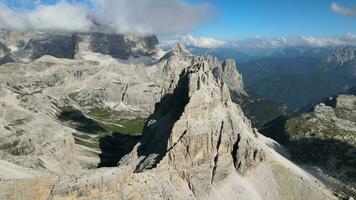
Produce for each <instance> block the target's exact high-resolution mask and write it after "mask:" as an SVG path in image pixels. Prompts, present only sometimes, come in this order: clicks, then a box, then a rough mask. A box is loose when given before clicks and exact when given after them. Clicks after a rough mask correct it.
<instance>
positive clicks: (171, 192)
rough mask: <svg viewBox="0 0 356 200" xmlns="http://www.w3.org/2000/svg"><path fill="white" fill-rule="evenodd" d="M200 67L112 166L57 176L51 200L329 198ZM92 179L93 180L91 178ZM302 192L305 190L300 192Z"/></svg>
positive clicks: (191, 69)
mask: <svg viewBox="0 0 356 200" xmlns="http://www.w3.org/2000/svg"><path fill="white" fill-rule="evenodd" d="M274 145H277V144H276V143H274V142H272V141H270V140H268V139H266V138H263V136H261V135H260V134H259V133H258V132H257V131H254V130H253V129H252V128H251V126H250V124H249V121H248V120H247V119H246V118H245V117H244V115H243V113H242V111H241V109H240V108H239V107H238V106H237V105H236V104H234V103H232V101H231V99H230V96H229V89H228V87H227V86H226V85H225V84H224V83H222V82H217V81H216V80H215V78H214V76H213V74H212V73H211V72H210V70H209V68H208V66H207V64H206V63H205V62H199V63H198V64H196V65H193V66H191V67H188V68H187V69H185V70H183V72H182V73H181V75H180V78H179V82H178V84H177V87H176V88H175V89H174V91H173V93H172V94H167V95H166V96H164V97H163V98H162V100H161V102H160V103H158V104H157V105H156V109H155V112H154V113H153V114H152V115H151V117H150V118H149V119H148V121H147V123H146V126H145V130H144V133H143V135H142V139H141V140H140V142H139V143H138V144H137V145H136V147H134V149H133V151H132V152H131V153H129V154H128V155H127V156H125V157H124V158H122V159H121V160H120V162H119V166H118V168H113V169H99V170H95V171H91V172H90V173H87V174H83V175H82V176H80V177H79V178H74V179H73V178H66V179H62V180H61V181H60V182H59V183H58V184H57V185H56V186H55V188H54V190H53V192H52V195H51V198H52V199H88V198H89V199H95V198H104V199H216V198H224V199H286V198H289V199H333V196H332V195H331V194H330V193H329V192H328V191H327V190H325V189H324V188H323V187H322V186H320V185H318V184H320V183H318V182H315V180H314V179H313V178H312V177H311V176H309V175H308V174H307V173H306V172H304V171H303V170H301V169H300V168H298V167H296V166H295V165H294V164H292V163H290V162H289V161H287V160H286V159H285V158H283V157H282V156H280V155H278V154H277V153H276V152H275V151H274V150H272V149H271V148H270V147H268V146H274ZM98 180H100V181H98ZM305 187H308V188H309V189H308V190H305Z"/></svg>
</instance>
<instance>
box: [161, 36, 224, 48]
mask: <svg viewBox="0 0 356 200" xmlns="http://www.w3.org/2000/svg"><path fill="white" fill-rule="evenodd" d="M161 43H162V46H172V45H173V44H175V43H180V44H183V45H184V46H194V47H200V48H216V47H220V46H223V45H224V44H225V41H221V40H217V39H214V38H209V37H193V36H192V35H182V36H175V37H171V38H169V39H163V40H162V41H161Z"/></svg>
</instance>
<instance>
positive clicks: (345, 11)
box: [330, 3, 356, 16]
mask: <svg viewBox="0 0 356 200" xmlns="http://www.w3.org/2000/svg"><path fill="white" fill-rule="evenodd" d="M330 7H331V10H332V11H334V12H336V13H339V14H342V15H348V16H356V7H352V8H348V7H344V6H340V5H339V4H337V3H332V4H331V6H330Z"/></svg>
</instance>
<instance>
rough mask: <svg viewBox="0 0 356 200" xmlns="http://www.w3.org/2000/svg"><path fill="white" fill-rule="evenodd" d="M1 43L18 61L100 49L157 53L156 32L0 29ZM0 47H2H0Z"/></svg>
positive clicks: (115, 53) (124, 54)
mask: <svg viewBox="0 0 356 200" xmlns="http://www.w3.org/2000/svg"><path fill="white" fill-rule="evenodd" d="M0 43H2V44H3V45H5V46H6V47H7V49H9V50H10V53H11V55H12V57H13V58H14V59H15V60H17V61H22V62H31V61H33V60H36V59H38V58H40V57H42V56H44V55H50V56H54V57H57V58H69V59H73V58H76V59H83V58H84V57H85V56H88V53H89V54H90V53H100V54H103V55H110V56H112V57H114V58H120V59H128V58H130V57H139V56H153V55H155V54H157V53H158V51H159V47H158V39H157V37H156V36H149V37H137V36H131V35H109V34H101V33H90V34H67V33H63V34H55V33H42V32H16V31H8V30H3V29H1V30H0ZM0 48H1V47H0Z"/></svg>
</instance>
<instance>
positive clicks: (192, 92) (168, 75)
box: [0, 33, 335, 199]
mask: <svg viewBox="0 0 356 200" xmlns="http://www.w3.org/2000/svg"><path fill="white" fill-rule="evenodd" d="M31 34H34V33H16V34H12V35H13V36H11V37H8V39H7V41H10V42H2V43H4V44H5V46H6V48H3V49H5V50H4V51H3V52H5V53H3V55H5V54H7V53H6V52H21V53H18V54H17V53H15V54H13V53H11V56H12V58H13V59H14V60H13V61H11V62H9V63H6V64H3V65H1V67H0V106H1V112H0V124H1V126H0V138H1V140H0V141H1V144H0V156H1V157H0V169H1V170H0V199H335V197H334V196H333V194H332V193H331V192H330V191H329V190H328V189H327V188H326V187H325V186H324V185H323V184H322V183H321V182H319V181H318V180H317V179H315V178H314V177H313V176H312V175H310V174H309V173H307V172H306V171H304V170H303V169H302V168H300V167H298V166H296V165H295V164H293V163H291V162H290V161H289V160H288V157H289V156H288V153H287V152H285V150H284V149H283V148H282V147H281V146H279V145H278V143H276V142H274V141H273V140H271V139H268V138H265V137H264V136H262V135H260V134H259V133H258V132H257V131H256V130H254V129H253V128H252V127H251V123H250V121H249V120H248V119H247V118H246V117H245V116H244V114H243V112H242V110H241V108H240V107H239V106H238V105H237V104H235V103H233V102H232V100H231V96H230V93H231V91H236V92H240V93H241V95H245V94H246V92H245V91H244V90H243V82H242V79H241V75H240V74H239V73H238V71H237V70H236V67H235V66H234V62H233V61H229V60H228V61H226V62H225V63H223V64H221V63H220V62H219V61H218V60H217V59H216V58H213V57H196V56H192V55H191V54H190V53H189V52H187V51H186V50H185V49H184V47H182V46H180V45H176V46H175V47H174V48H173V49H172V50H171V51H170V52H168V53H166V54H165V55H164V56H158V55H157V57H158V58H155V56H156V55H152V54H151V52H156V53H154V54H158V52H157V51H156V50H152V49H151V48H150V45H151V44H154V43H155V41H154V39H153V40H152V41H151V40H145V41H146V42H144V43H141V42H142V40H140V41H139V42H136V43H135V42H133V44H131V42H132V41H134V40H136V39H132V37H128V39H123V40H124V41H127V40H131V42H129V43H127V44H130V45H127V48H129V49H131V50H129V51H128V52H135V50H133V49H136V47H137V48H138V49H141V50H138V51H136V52H140V53H138V54H130V58H128V59H122V58H119V59H117V58H113V57H114V56H112V55H111V53H110V52H121V49H123V48H124V47H125V44H123V43H118V44H120V46H119V47H110V45H112V43H111V42H110V43H106V41H112V40H111V39H112V38H110V37H109V36H103V38H96V39H94V41H91V40H93V38H95V37H92V36H90V37H88V36H87V35H84V36H82V41H83V42H84V43H82V44H83V45H82V46H81V47H80V48H79V49H81V50H80V51H79V52H78V51H77V52H76V53H78V54H76V55H80V56H78V57H75V56H74V55H73V57H70V58H77V60H75V59H68V58H63V57H62V58H58V57H60V56H57V58H56V57H52V56H48V55H45V56H42V57H40V58H39V59H36V60H32V59H30V58H31V56H23V55H34V54H32V53H33V52H38V51H39V50H38V49H41V48H43V49H44V50H45V52H48V49H49V48H48V47H46V48H44V47H43V46H42V42H39V43H40V44H39V45H38V46H39V48H34V47H36V45H32V46H31V48H29V49H30V50H28V49H27V50H26V51H24V50H21V48H20V50H16V48H17V47H16V48H15V47H13V46H11V45H9V44H16V41H18V40H19V38H24V37H25V36H26V35H31ZM3 35H4V34H3ZM5 35H6V33H5ZM34 35H36V37H35V38H37V37H38V33H36V34H34ZM44 35H46V34H44ZM15 36H16V37H15ZM26 37H27V36H26ZM32 37H34V36H31V37H30V38H32ZM58 37H61V36H58ZM120 37H121V36H120ZM120 37H119V38H120ZM9 38H10V39H9ZM55 38H56V37H55ZM64 38H68V37H67V36H66V37H64ZM71 38H73V37H72V36H71ZM75 39H77V38H75ZM100 39H103V40H104V41H100ZM115 40H116V39H115ZM41 41H42V40H41ZM51 41H53V39H52V37H49V39H48V40H47V39H46V42H44V44H46V45H49V44H51V45H53V44H56V42H53V43H52V42H51ZM99 41H100V42H99ZM20 43H21V42H20ZM65 43H66V42H64V43H63V45H64V44H65ZM91 43H94V44H95V45H94V46H97V45H103V46H104V47H100V49H102V50H100V51H99V52H97V51H94V52H93V50H92V47H91V45H88V44H91ZM36 44H37V43H36ZM68 44H69V43H68ZM104 44H105V45H104ZM51 45H50V46H51ZM108 45H109V46H108ZM142 45H143V46H142ZM145 45H147V46H145ZM54 46H56V45H54ZM65 46H66V45H65ZM69 46H70V45H69ZM154 46H155V45H154ZM141 47H142V48H143V49H144V50H142V48H141ZM75 48H76V49H77V46H76V47H75ZM155 48H156V47H153V49H155ZM50 49H51V48H50ZM54 49H55V47H53V49H52V50H54ZM125 49H126V48H125ZM52 50H51V51H52ZM123 51H124V52H125V51H126V50H123ZM40 52H41V51H40ZM142 52H150V53H147V54H146V53H143V54H141V53H142ZM121 53H122V52H121ZM121 53H119V54H120V55H121ZM36 54H37V53H36ZM40 54H41V53H39V54H37V55H40ZM45 54H47V53H45ZM113 54H115V53H113ZM14 55H15V56H14ZM123 55H125V54H123ZM131 55H132V56H131ZM135 55H137V56H138V57H136V58H134V57H135ZM147 55H148V56H147ZM16 56H18V57H16ZM22 56H23V57H22ZM147 57H148V58H150V59H149V60H147V59H146V58H147ZM143 58H144V59H143ZM22 59H23V60H22ZM21 60H22V61H21ZM25 61H26V62H25ZM27 62H28V63H27ZM72 109H75V111H77V112H79V111H80V112H79V113H82V115H80V117H81V119H82V118H85V122H86V123H88V122H93V121H94V122H96V124H95V125H98V124H99V125H102V124H103V125H104V127H106V128H107V127H112V126H113V125H116V126H117V127H116V126H115V128H121V127H120V126H119V125H121V124H120V123H121V122H117V120H118V119H122V118H124V117H127V118H131V119H132V118H134V117H137V116H140V117H141V116H142V117H147V116H149V117H148V119H147V120H146V123H145V125H144V129H143V134H142V137H141V139H139V142H138V143H137V144H136V145H135V146H134V147H133V149H132V151H130V152H129V153H128V154H127V155H125V156H124V157H122V158H121V159H119V161H118V162H117V166H116V167H112V168H99V169H92V168H90V167H88V166H93V165H95V163H97V160H96V159H94V157H93V156H92V155H97V154H98V153H100V149H97V147H96V146H95V145H93V144H95V143H93V142H92V139H93V138H95V137H97V135H95V134H94V135H91V133H87V132H85V131H87V130H83V127H81V126H82V124H79V125H78V124H77V123H78V122H76V123H63V122H62V121H61V120H60V117H59V116H60V114H61V113H63V112H64V113H66V112H69V113H70V114H72V111H73V110H72ZM98 111H100V112H98ZM104 111H105V112H104ZM77 112H75V113H76V114H77ZM151 113H152V114H151ZM75 117H78V115H75ZM90 125H93V124H90ZM94 127H96V126H94ZM99 129H100V128H99ZM100 130H101V129H100ZM84 136H85V137H84ZM75 142H76V144H75ZM87 143H89V144H90V147H91V146H94V147H93V148H89V146H85V145H83V144H87ZM280 153H281V154H282V155H283V156H282V155H281V154H280Z"/></svg>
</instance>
